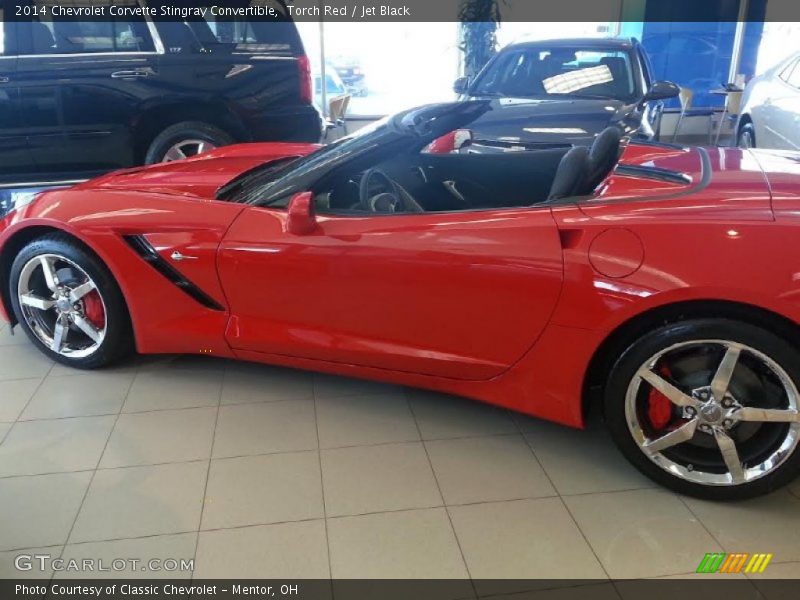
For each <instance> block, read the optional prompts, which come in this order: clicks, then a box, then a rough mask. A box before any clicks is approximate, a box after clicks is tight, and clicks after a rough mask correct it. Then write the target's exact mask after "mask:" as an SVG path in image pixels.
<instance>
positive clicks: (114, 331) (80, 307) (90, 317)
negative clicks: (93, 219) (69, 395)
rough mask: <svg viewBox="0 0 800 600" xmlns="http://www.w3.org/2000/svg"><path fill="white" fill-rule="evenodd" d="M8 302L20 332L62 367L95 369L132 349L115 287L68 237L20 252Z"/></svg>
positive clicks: (97, 262) (95, 260)
mask: <svg viewBox="0 0 800 600" xmlns="http://www.w3.org/2000/svg"><path fill="white" fill-rule="evenodd" d="M9 296H10V298H11V303H12V306H13V308H14V313H15V316H16V318H17V322H18V323H19V324H20V327H21V328H22V329H23V330H24V331H25V333H26V334H27V335H28V337H29V338H30V339H31V340H32V341H33V343H34V344H35V345H36V346H37V347H38V348H39V349H40V350H41V351H42V352H44V354H46V355H47V356H49V357H50V358H52V359H53V360H56V361H58V362H60V363H63V364H66V365H70V366H73V367H77V368H81V369H93V368H97V367H102V366H105V365H108V364H110V363H113V362H115V361H117V360H118V359H120V358H122V357H123V356H125V355H126V354H127V353H128V352H129V351H130V350H131V349H132V347H133V340H132V335H131V327H130V320H129V317H128V313H127V308H126V305H125V301H124V299H123V296H122V293H121V292H120V289H119V287H118V286H117V283H116V282H115V281H114V279H113V277H112V276H111V274H110V273H109V272H108V269H107V268H106V267H105V265H103V263H102V262H101V261H100V260H99V259H98V258H97V257H96V256H94V255H93V254H92V253H90V252H89V251H87V250H86V249H85V248H84V247H83V246H82V245H80V244H78V243H76V242H75V241H74V240H73V239H71V238H70V237H68V236H66V235H62V234H52V235H47V236H44V237H42V238H39V239H37V240H34V241H32V242H30V243H29V244H28V245H27V246H25V247H24V248H23V249H22V250H21V251H20V252H19V254H18V255H17V256H16V258H15V259H14V262H13V263H12V266H11V276H10V278H9Z"/></svg>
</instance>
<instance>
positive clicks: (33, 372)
mask: <svg viewBox="0 0 800 600" xmlns="http://www.w3.org/2000/svg"><path fill="white" fill-rule="evenodd" d="M18 335H19V334H18ZM52 366H53V361H51V360H50V359H48V358H47V357H46V356H45V355H44V354H42V353H41V352H39V351H38V350H37V349H36V348H34V347H33V345H32V344H21V345H19V346H0V381H4V380H9V379H33V378H36V377H44V376H45V375H47V373H48V371H50V369H51V368H52Z"/></svg>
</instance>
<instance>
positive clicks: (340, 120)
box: [325, 94, 350, 137]
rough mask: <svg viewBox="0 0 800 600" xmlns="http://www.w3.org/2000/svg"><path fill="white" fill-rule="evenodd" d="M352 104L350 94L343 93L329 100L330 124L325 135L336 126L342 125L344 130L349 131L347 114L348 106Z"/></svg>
mask: <svg viewBox="0 0 800 600" xmlns="http://www.w3.org/2000/svg"><path fill="white" fill-rule="evenodd" d="M349 104H350V94H342V95H341V96H336V97H334V98H331V99H330V101H329V102H328V124H327V131H326V132H325V135H326V137H327V134H328V132H329V131H330V130H331V129H335V128H336V127H342V131H343V132H344V133H345V134H346V133H347V125H346V121H345V116H346V115H347V107H348V105H349Z"/></svg>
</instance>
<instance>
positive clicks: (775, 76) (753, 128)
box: [736, 53, 800, 150]
mask: <svg viewBox="0 0 800 600" xmlns="http://www.w3.org/2000/svg"><path fill="white" fill-rule="evenodd" d="M736 131H737V137H736V139H737V144H738V145H739V147H741V148H755V147H759V148H775V149H781V150H800V53H798V54H794V55H793V56H792V57H791V58H787V59H786V60H784V61H783V62H781V63H779V64H778V65H777V66H775V67H773V68H771V69H770V70H769V71H767V72H765V73H763V74H762V75H759V76H758V77H755V78H754V79H753V80H752V81H750V83H748V84H747V87H746V88H745V91H744V96H743V98H742V110H741V113H740V117H739V124H738V127H737V129H736Z"/></svg>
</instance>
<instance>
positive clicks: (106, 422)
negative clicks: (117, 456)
mask: <svg viewBox="0 0 800 600" xmlns="http://www.w3.org/2000/svg"><path fill="white" fill-rule="evenodd" d="M115 418H116V417H114V416H107V417H80V418H76V419H56V420H53V421H19V422H18V423H16V424H15V425H14V427H12V429H11V431H10V432H9V433H8V435H7V436H6V439H5V441H4V442H3V445H2V446H0V476H3V477H5V476H9V475H37V474H44V473H60V472H67V471H82V470H86V469H94V468H95V467H97V463H98V462H99V461H100V456H101V454H102V453H103V448H104V447H105V445H106V441H107V440H108V436H109V434H110V433H111V428H112V427H113V426H114V419H115Z"/></svg>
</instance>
